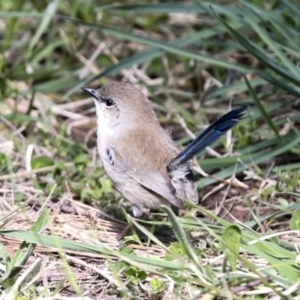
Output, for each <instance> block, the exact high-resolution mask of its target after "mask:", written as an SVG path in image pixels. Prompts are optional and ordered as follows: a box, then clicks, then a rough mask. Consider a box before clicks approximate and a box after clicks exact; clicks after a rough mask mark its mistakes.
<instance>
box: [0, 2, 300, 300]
mask: <svg viewBox="0 0 300 300" xmlns="http://www.w3.org/2000/svg"><path fill="white" fill-rule="evenodd" d="M98 2H99V3H97V1H76V0H73V1H64V0H52V1H31V0H28V1H21V0H18V1H8V0H2V1H1V2H0V199H1V215H0V219H1V223H0V224H1V229H0V234H1V235H0V237H1V239H0V247H1V251H0V253H1V255H0V291H1V293H0V294H1V296H0V299H43V298H46V297H48V298H49V299H50V298H51V299H60V298H62V297H65V298H64V299H68V298H72V299H74V297H77V298H78V299H100V298H101V297H102V298H105V299H124V298H128V299H169V298H170V299H200V298H201V299H266V298H268V299H300V292H299V291H300V289H299V258H298V256H299V254H298V247H299V232H300V231H299V230H300V221H299V220H300V217H299V209H300V205H299V203H298V202H299V201H298V199H299V191H300V184H299V178H300V172H299V151H300V149H299V142H300V135H299V121H298V120H299V117H300V115H299V112H298V110H299V100H298V98H299V96H300V89H299V86H300V75H299V74H300V72H299V66H298V65H299V63H298V61H299V48H300V38H299V37H300V34H299V32H300V31H299V29H300V21H299V20H300V18H299V16H300V5H299V4H298V2H297V1H292V0H279V1H273V0H268V1H255V0H252V1H243V0H239V1H238V2H235V3H234V4H233V3H232V2H231V1H222V4H220V2H221V1H211V2H203V1H194V2H191V3H186V2H184V1H181V2H178V1H177V2H174V3H172V2H164V3H163V2H161V3H160V2H159V3H156V4H152V2H151V1H140V2H139V3H140V4H139V5H137V4H136V3H135V2H134V1H126V3H124V5H119V4H115V3H114V2H113V1H106V3H105V5H103V4H100V3H101V1H98ZM121 80H122V81H126V82H130V83H132V84H136V85H137V86H139V87H140V88H143V89H144V91H145V89H147V90H148V92H149V95H148V96H149V98H150V99H151V100H152V101H153V102H154V103H155V110H156V113H157V115H158V118H159V120H160V122H161V124H162V125H163V126H164V128H165V129H166V130H168V131H170V132H172V137H173V138H174V139H175V140H176V142H177V143H178V145H184V144H186V143H188V142H189V141H190V140H191V137H190V136H189V131H188V130H187V129H189V130H190V131H192V132H194V133H197V132H199V131H200V130H202V129H203V128H205V126H207V124H209V123H210V122H212V121H213V120H215V119H216V118H217V117H218V116H220V115H221V114H223V113H225V112H226V111H228V109H229V108H230V107H236V106H239V105H243V104H249V105H250V109H249V113H248V116H247V118H246V119H245V120H244V121H243V122H241V124H239V125H238V126H237V127H235V128H234V129H233V131H232V136H230V135H227V136H225V137H224V138H222V139H220V140H219V141H218V142H216V143H215V144H214V145H213V146H212V148H213V150H214V151H213V150H212V149H208V150H207V151H205V153H203V154H201V155H200V156H199V157H198V162H199V164H200V166H201V168H202V170H203V172H205V173H206V174H207V175H205V176H200V175H198V174H197V184H198V187H199V192H200V195H201V198H202V202H201V205H199V206H195V205H192V204H190V203H187V204H186V205H185V207H184V209H183V210H182V211H181V215H180V217H176V216H175V215H174V214H173V212H172V211H170V210H169V209H168V208H167V207H162V210H161V211H160V212H159V213H157V212H156V213H152V214H151V218H150V219H149V220H136V219H133V218H132V217H131V216H130V213H128V212H130V207H129V205H128V203H127V202H126V201H125V200H124V199H122V198H121V196H120V195H119V194H118V193H117V192H116V191H115V190H114V188H113V186H112V184H111V182H110V181H109V179H108V178H107V176H106V175H105V172H104V170H103V169H102V168H101V165H100V162H99V160H98V157H97V155H96V149H95V145H96V129H95V127H96V122H95V111H94V109H93V103H92V101H91V100H89V99H86V98H85V97H86V95H85V94H83V92H82V91H81V90H80V87H82V86H90V87H97V86H101V85H103V84H106V83H108V82H111V81H121ZM180 117H182V118H183V119H184V121H182V119H180ZM202 174H203V173H202ZM124 207H125V209H123V208H124ZM130 220H131V221H132V222H133V226H132V233H131V234H130V235H128V236H126V237H125V239H124V242H123V245H119V242H118V241H117V239H116V237H117V234H118V233H120V232H121V231H122V230H123V228H124V226H125V224H126V222H129V221H130ZM53 274H55V275H56V277H55V276H54V275H53ZM55 297H56V298H55ZM48 298H47V299H48Z"/></svg>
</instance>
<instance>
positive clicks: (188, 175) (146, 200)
mask: <svg viewBox="0 0 300 300" xmlns="http://www.w3.org/2000/svg"><path fill="white" fill-rule="evenodd" d="M82 90H84V91H85V92H87V93H88V94H89V95H90V96H92V97H93V98H94V103H95V108H96V115H97V148H98V152H99V156H100V159H101V161H102V164H103V167H104V169H105V171H106V173H107V175H108V177H109V178H110V179H111V181H112V182H113V184H114V187H115V188H116V189H117V190H118V191H119V192H120V193H121V195H122V196H123V197H124V198H125V199H126V200H128V201H129V202H130V203H131V204H132V213H133V216H134V217H136V218H140V217H141V216H143V214H144V213H146V214H148V213H149V210H150V211H151V210H156V209H158V208H159V207H160V205H162V204H164V205H167V206H169V207H171V208H172V209H173V211H174V212H175V213H177V214H178V211H179V210H180V209H181V208H182V207H183V205H184V201H186V200H189V201H191V202H193V203H195V204H198V202H199V196H198V189H197V185H196V182H195V177H194V174H193V172H192V169H191V163H190V161H191V159H192V158H193V157H195V156H196V155H197V154H198V153H199V152H201V151H202V150H204V149H205V148H206V147H207V146H208V145H209V144H211V143H212V142H214V141H215V140H217V139H218V138H219V137H220V136H222V135H223V134H224V133H225V132H227V131H228V130H229V129H231V128H232V127H234V126H235V125H236V124H238V123H239V122H240V121H241V120H242V119H244V117H245V114H246V111H247V109H248V105H243V106H240V107H237V108H234V109H232V110H231V111H229V112H228V113H226V114H225V115H223V116H222V117H220V118H219V119H217V120H216V121H215V122H213V123H212V124H211V125H209V126H208V127H207V128H206V129H205V130H204V131H202V132H201V133H200V134H199V135H198V136H197V137H196V138H195V139H194V140H193V141H192V142H191V143H190V144H188V145H187V147H186V148H185V149H183V150H182V151H179V149H178V148H177V146H176V144H175V142H174V141H173V140H172V138H171V137H170V135H169V134H168V133H167V132H166V131H165V130H164V129H163V128H162V126H161V125H160V123H159V121H158V119H157V116H156V114H155V111H154V109H153V107H152V105H151V102H150V101H149V100H148V98H147V96H146V95H144V94H143V93H142V92H141V91H140V90H139V89H138V88H136V87H134V86H133V85H131V84H129V83H123V82H113V83H110V84H107V85H105V86H103V87H101V88H100V89H91V88H87V87H82Z"/></svg>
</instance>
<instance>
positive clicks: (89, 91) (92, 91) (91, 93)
mask: <svg viewBox="0 0 300 300" xmlns="http://www.w3.org/2000/svg"><path fill="white" fill-rule="evenodd" d="M81 89H82V90H84V91H85V92H87V93H89V94H90V95H91V96H92V97H93V98H95V99H96V100H99V98H98V96H97V91H96V90H93V89H89V88H86V87H82V88H81Z"/></svg>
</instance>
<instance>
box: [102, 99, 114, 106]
mask: <svg viewBox="0 0 300 300" xmlns="http://www.w3.org/2000/svg"><path fill="white" fill-rule="evenodd" d="M104 103H105V105H106V106H113V105H114V104H115V102H114V100H112V99H110V98H107V99H105V100H104Z"/></svg>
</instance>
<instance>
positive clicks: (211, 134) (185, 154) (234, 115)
mask: <svg viewBox="0 0 300 300" xmlns="http://www.w3.org/2000/svg"><path fill="white" fill-rule="evenodd" d="M247 108H248V105H244V106H241V107H238V108H235V109H233V110H231V111H230V112H228V113H227V114H225V115H224V116H222V117H221V118H219V119H218V120H216V121H215V122H213V123H212V124H211V125H209V126H208V127H207V128H206V129H205V130H204V131H203V132H201V133H200V134H199V136H197V137H196V138H195V139H194V140H193V141H192V142H191V143H190V144H189V145H188V146H187V147H186V148H185V149H184V150H183V151H182V152H180V153H179V154H178V155H177V156H176V157H175V158H174V159H172V160H171V162H170V163H169V165H168V167H167V169H168V171H169V172H171V171H172V170H174V169H177V168H178V167H179V166H180V165H183V164H185V163H186V162H188V161H189V160H190V159H192V158H193V157H194V156H195V155H196V154H197V153H199V152H200V151H202V150H203V149H205V148H206V147H207V146H208V145H210V144H211V143H212V142H214V141H215V140H217V139H218V138H219V137H220V136H221V135H223V134H224V133H225V132H227V131H228V130H229V129H230V128H232V127H233V126H235V125H236V124H237V123H239V122H240V121H241V120H242V119H243V117H244V116H245V113H246V110H247Z"/></svg>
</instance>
